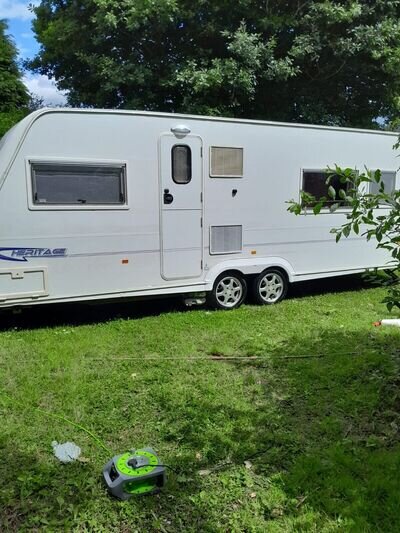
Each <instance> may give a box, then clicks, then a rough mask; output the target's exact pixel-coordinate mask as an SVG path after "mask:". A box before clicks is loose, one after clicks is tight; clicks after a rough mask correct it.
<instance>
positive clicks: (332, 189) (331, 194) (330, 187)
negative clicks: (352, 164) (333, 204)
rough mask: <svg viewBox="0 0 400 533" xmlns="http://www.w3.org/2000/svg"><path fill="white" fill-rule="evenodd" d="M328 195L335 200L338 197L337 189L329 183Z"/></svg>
mask: <svg viewBox="0 0 400 533" xmlns="http://www.w3.org/2000/svg"><path fill="white" fill-rule="evenodd" d="M328 196H330V197H331V198H332V199H333V200H334V199H335V198H336V191H335V189H334V188H333V187H332V185H329V187H328Z"/></svg>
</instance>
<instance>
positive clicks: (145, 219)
mask: <svg viewBox="0 0 400 533" xmlns="http://www.w3.org/2000/svg"><path fill="white" fill-rule="evenodd" d="M396 138H397V137H396V134H394V133H387V132H377V131H363V130H354V129H341V128H333V127H320V126H303V125H296V124H281V123H270V122H261V121H251V120H233V119H225V118H208V117H200V116H188V115H174V114H164V113H149V112H136V111H108V110H81V109H77V110H75V109H45V110H40V111H37V112H35V113H32V114H31V115H29V116H28V117H27V118H25V119H24V120H22V121H21V122H20V123H19V124H17V125H16V126H15V127H14V128H13V129H12V130H10V132H9V133H8V134H7V135H6V136H5V137H4V138H3V140H2V141H1V143H0V307H15V306H18V307H19V306H24V305H33V304H41V303H50V302H72V301H89V300H110V299H113V298H135V297H148V296H155V295H159V296H161V295H168V294H182V295H183V296H184V297H186V298H187V301H188V302H196V301H201V297H202V296H204V295H207V296H208V299H209V302H210V303H211V304H212V305H213V306H215V307H219V308H223V309H226V308H234V307H237V306H239V305H240V304H241V303H242V302H243V300H244V298H245V296H246V292H247V286H249V289H250V290H251V292H252V294H253V297H254V299H255V300H256V301H257V302H259V303H266V304H269V303H275V302H277V301H279V300H280V299H281V298H283V297H284V295H285V293H286V289H287V285H288V283H294V282H297V281H302V280H309V279H315V278H323V277H328V276H336V275H341V274H349V273H354V272H360V271H362V270H364V269H365V268H372V267H383V266H385V264H386V261H387V257H386V255H385V254H384V252H383V251H378V250H376V248H375V243H374V242H370V243H367V242H366V241H365V238H363V237H362V236H355V235H353V236H351V237H350V238H348V239H343V240H342V241H341V242H340V243H339V244H336V243H335V239H334V236H333V235H332V234H330V229H331V228H332V227H337V226H340V225H341V224H342V223H343V222H344V221H345V213H346V207H345V206H343V207H342V208H340V209H339V210H338V211H336V212H335V213H330V212H329V209H325V210H323V214H321V215H320V216H314V215H312V214H311V213H305V214H302V215H299V216H294V215H293V214H290V213H288V212H287V204H286V203H285V202H286V201H287V200H289V199H298V198H299V193H300V190H301V189H304V190H307V191H309V192H312V193H314V194H316V195H319V194H320V195H322V194H323V193H324V192H325V191H326V185H325V180H326V174H325V170H326V168H327V166H333V165H334V164H335V163H337V164H338V165H339V166H341V167H352V168H357V169H361V170H363V169H364V166H367V167H368V168H369V169H380V170H382V171H383V176H384V179H385V182H386V185H387V187H395V186H396V171H397V166H398V161H397V160H396V153H395V151H394V150H393V145H394V143H395V142H396ZM382 209H384V206H382ZM324 211H325V212H324Z"/></svg>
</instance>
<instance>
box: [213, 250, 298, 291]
mask: <svg viewBox="0 0 400 533" xmlns="http://www.w3.org/2000/svg"><path fill="white" fill-rule="evenodd" d="M269 268H276V269H277V270H279V271H280V272H282V274H284V275H285V276H286V278H287V281H288V282H289V283H291V282H292V281H293V278H294V269H293V267H292V265H291V264H290V263H289V262H288V261H286V259H282V258H281V257H269V258H268V259H236V260H229V261H222V262H221V263H218V264H216V265H214V266H213V267H212V268H211V269H210V270H209V271H208V272H207V274H206V279H205V281H206V283H207V285H206V290H212V288H213V286H214V283H215V280H216V279H217V278H218V277H219V276H220V275H221V274H223V273H228V272H229V273H233V272H235V273H237V274H240V275H242V276H244V277H245V278H246V279H249V278H250V279H251V278H252V277H254V276H257V275H259V274H261V272H264V271H265V270H267V269H269Z"/></svg>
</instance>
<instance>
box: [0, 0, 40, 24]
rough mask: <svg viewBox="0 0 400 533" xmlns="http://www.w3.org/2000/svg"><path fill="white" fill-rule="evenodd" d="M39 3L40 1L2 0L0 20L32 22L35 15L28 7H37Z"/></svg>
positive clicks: (0, 1) (0, 3)
mask: <svg viewBox="0 0 400 533" xmlns="http://www.w3.org/2000/svg"><path fill="white" fill-rule="evenodd" d="M39 3H40V0H31V1H29V0H28V1H27V0H0V19H20V20H30V19H32V18H33V13H32V12H31V11H29V9H28V6H29V5H30V4H32V5H34V6H37V5H38V4H39Z"/></svg>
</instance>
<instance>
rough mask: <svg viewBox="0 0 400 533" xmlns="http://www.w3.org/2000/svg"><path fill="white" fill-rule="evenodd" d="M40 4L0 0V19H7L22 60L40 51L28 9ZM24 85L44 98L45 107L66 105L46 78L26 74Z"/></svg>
mask: <svg viewBox="0 0 400 533" xmlns="http://www.w3.org/2000/svg"><path fill="white" fill-rule="evenodd" d="M39 3H40V1H39V0H0V19H6V21H7V23H8V33H9V34H10V35H11V36H12V38H13V40H14V43H15V45H16V47H17V49H18V52H19V58H20V59H28V58H29V59H31V58H32V57H33V56H34V55H35V53H36V52H37V50H38V49H39V45H38V43H37V41H36V40H35V37H34V34H33V32H32V28H31V23H32V18H33V15H32V13H31V12H30V11H29V9H28V5H29V4H36V5H37V4H39ZM24 83H25V85H26V86H27V87H28V90H29V91H30V92H31V93H33V94H35V95H37V96H40V97H41V98H43V100H44V104H45V105H62V104H64V103H65V96H64V95H63V94H62V93H60V92H59V91H58V90H57V88H56V86H55V85H54V82H52V81H51V80H49V79H48V78H47V77H46V76H40V75H39V74H32V73H31V72H24Z"/></svg>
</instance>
